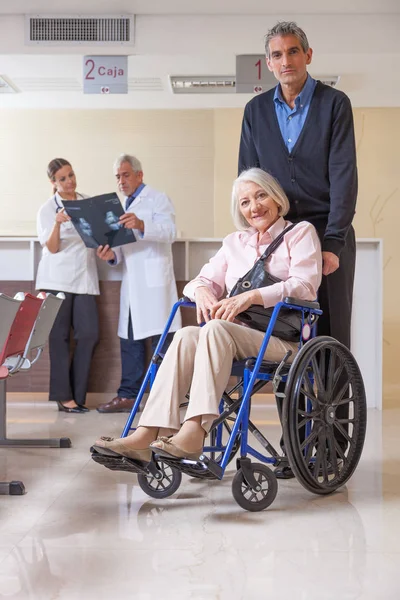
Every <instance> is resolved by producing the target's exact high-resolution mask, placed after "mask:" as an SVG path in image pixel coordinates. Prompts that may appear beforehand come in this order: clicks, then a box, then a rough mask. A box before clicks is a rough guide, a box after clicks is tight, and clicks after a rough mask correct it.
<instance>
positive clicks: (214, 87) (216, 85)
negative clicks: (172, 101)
mask: <svg viewBox="0 0 400 600" xmlns="http://www.w3.org/2000/svg"><path fill="white" fill-rule="evenodd" d="M170 82H171V88H172V91H173V93H174V94H233V93H235V77H234V76H233V75H184V76H182V75H181V76H180V75H171V76H170Z"/></svg>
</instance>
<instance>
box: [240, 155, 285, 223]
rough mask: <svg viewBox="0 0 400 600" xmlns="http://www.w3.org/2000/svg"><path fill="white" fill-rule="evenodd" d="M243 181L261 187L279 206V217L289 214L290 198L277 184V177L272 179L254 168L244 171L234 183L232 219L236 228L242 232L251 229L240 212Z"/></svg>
mask: <svg viewBox="0 0 400 600" xmlns="http://www.w3.org/2000/svg"><path fill="white" fill-rule="evenodd" d="M243 181H251V182H252V183H255V184H257V185H259V186H260V188H262V189H263V190H264V192H266V193H267V194H268V196H269V197H270V198H272V200H274V202H276V204H277V205H278V206H279V213H278V214H279V216H280V217H284V216H285V215H287V213H288V212H289V208H290V204H289V200H288V197H287V196H286V194H285V192H284V191H283V189H282V187H281V185H280V184H279V183H278V182H277V180H276V179H275V177H272V175H270V174H269V173H267V172H266V171H263V170H262V169H258V168H257V167H253V168H252V169H247V171H242V172H241V173H240V175H239V177H237V179H235V181H234V182H233V187H232V203H231V214H232V219H233V222H234V224H235V227H236V228H237V229H239V230H241V231H245V230H246V229H248V228H249V227H250V225H249V224H248V222H247V221H246V219H245V218H244V216H243V215H242V213H241V212H240V206H239V193H238V187H239V184H240V183H242V182H243Z"/></svg>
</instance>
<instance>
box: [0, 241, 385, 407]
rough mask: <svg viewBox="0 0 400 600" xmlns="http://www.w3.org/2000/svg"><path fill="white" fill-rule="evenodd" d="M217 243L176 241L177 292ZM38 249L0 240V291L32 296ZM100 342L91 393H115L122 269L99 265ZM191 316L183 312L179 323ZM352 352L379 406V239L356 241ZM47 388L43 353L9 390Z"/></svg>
mask: <svg viewBox="0 0 400 600" xmlns="http://www.w3.org/2000/svg"><path fill="white" fill-rule="evenodd" d="M221 241H222V239H219V238H192V239H178V240H177V241H176V242H175V243H174V244H173V246H172V248H173V256H174V268H175V279H176V281H177V287H178V294H180V293H181V291H182V288H183V286H184V284H185V282H187V281H189V280H190V279H192V278H193V277H195V276H196V275H197V273H198V272H199V270H200V268H201V267H202V266H203V264H204V263H205V262H206V261H207V260H208V259H209V258H210V257H211V256H213V255H214V254H215V252H216V251H217V250H218V249H219V248H220V246H221ZM40 255H41V246H40V244H39V242H38V240H37V238H34V237H0V292H3V293H5V294H8V295H14V294H15V293H16V292H18V291H24V292H31V293H34V290H35V285H34V282H35V276H36V270H37V265H38V263H39V260H40ZM99 273H100V281H101V284H100V285H101V295H100V297H99V313H100V342H99V344H98V346H97V348H96V352H95V356H94V359H93V369H92V374H91V380H90V384H89V391H91V392H110V395H112V394H114V392H115V391H116V389H117V387H118V384H119V378H120V360H119V340H118V338H117V333H116V332H117V322H118V310H119V287H120V280H121V267H109V266H108V265H107V264H106V263H103V262H101V261H99ZM193 317H194V315H193V314H191V311H190V310H189V311H188V309H186V312H185V314H184V323H189V322H191V321H192V320H193ZM352 352H353V353H354V355H355V357H356V359H357V361H358V363H359V365H360V368H361V371H362V374H363V377H364V382H365V387H366V390H367V400H368V406H370V407H375V408H378V409H381V407H382V241H381V240H380V239H372V238H360V239H357V264H356V277H355V285H354V305H353V321H352ZM47 385H48V356H47V353H45V354H44V356H43V357H42V358H41V359H40V361H38V363H37V365H35V368H34V369H32V371H31V372H29V373H26V374H21V375H18V377H15V378H12V379H11V381H10V384H9V386H8V389H9V390H10V391H32V392H43V391H46V390H47Z"/></svg>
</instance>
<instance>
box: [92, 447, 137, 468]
mask: <svg viewBox="0 0 400 600" xmlns="http://www.w3.org/2000/svg"><path fill="white" fill-rule="evenodd" d="M92 459H93V460H94V462H96V463H98V464H99V465H103V467H107V469H111V471H128V472H130V473H147V472H148V471H147V469H146V468H145V467H144V466H143V467H142V466H140V465H139V464H138V463H137V462H135V461H133V460H130V459H129V458H126V457H125V456H121V457H119V456H107V455H106V454H100V453H99V452H92Z"/></svg>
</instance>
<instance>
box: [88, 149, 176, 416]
mask: <svg viewBox="0 0 400 600" xmlns="http://www.w3.org/2000/svg"><path fill="white" fill-rule="evenodd" d="M114 173H115V176H116V178H117V185H118V190H119V191H120V192H121V193H122V194H123V195H124V196H125V210H126V212H125V214H124V215H123V216H122V217H121V220H120V223H122V224H123V225H124V227H128V228H129V229H133V232H134V234H135V237H136V242H133V243H132V244H126V245H125V246H120V247H118V248H115V249H114V250H112V249H110V248H109V246H104V247H103V246H99V248H98V250H97V255H98V256H99V257H100V258H101V259H102V260H106V261H109V262H110V264H112V265H116V264H119V263H120V262H122V265H123V274H122V284H121V295H120V311H119V323H118V336H119V338H120V344H121V367H122V377H121V385H120V387H119V389H118V392H117V396H116V397H115V398H113V399H112V400H110V401H109V402H107V403H106V404H101V405H100V406H99V407H98V408H97V410H98V411H99V412H101V413H115V412H129V411H130V410H131V409H132V406H133V403H134V400H135V398H136V396H137V394H138V392H139V389H140V385H141V382H142V379H143V375H144V369H145V342H146V339H147V338H150V339H151V344H152V348H153V352H154V350H155V347H156V345H157V342H158V340H159V337H160V334H161V333H162V331H163V330H164V327H165V324H166V321H167V318H168V316H169V314H170V312H171V308H172V305H173V304H174V303H175V302H176V301H177V299H178V296H177V291H176V284H175V277H174V268H173V260H172V247H171V245H172V242H173V241H174V240H175V238H176V229H175V211H174V207H173V205H172V202H171V201H170V199H169V198H168V197H167V196H166V194H164V193H163V192H158V191H157V190H154V189H153V188H151V187H150V186H148V185H146V184H145V183H143V170H142V165H141V163H140V161H139V160H138V159H137V158H135V157H134V156H130V155H128V154H122V155H121V156H120V157H119V158H118V159H117V160H116V161H115V164H114ZM180 327H181V319H180V315H179V311H178V314H177V315H176V317H175V319H174V322H173V324H172V327H171V330H170V331H171V332H175V331H176V330H177V329H179V328H180ZM169 338H170V339H167V342H169V343H170V342H171V338H172V335H171V336H169Z"/></svg>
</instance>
